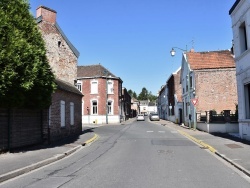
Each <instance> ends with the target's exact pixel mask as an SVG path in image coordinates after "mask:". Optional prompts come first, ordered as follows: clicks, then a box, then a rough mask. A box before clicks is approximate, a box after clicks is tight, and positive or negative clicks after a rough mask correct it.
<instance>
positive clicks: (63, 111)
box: [60, 101, 65, 127]
mask: <svg viewBox="0 0 250 188" xmlns="http://www.w3.org/2000/svg"><path fill="white" fill-rule="evenodd" d="M60 113H61V127H65V101H61V104H60Z"/></svg>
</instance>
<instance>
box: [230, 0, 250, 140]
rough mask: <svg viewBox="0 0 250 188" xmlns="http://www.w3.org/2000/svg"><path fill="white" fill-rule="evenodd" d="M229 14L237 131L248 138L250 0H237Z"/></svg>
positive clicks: (242, 136) (249, 129) (249, 104)
mask: <svg viewBox="0 0 250 188" xmlns="http://www.w3.org/2000/svg"><path fill="white" fill-rule="evenodd" d="M229 15H230V16H231V20H232V30H233V41H234V42H233V43H234V48H233V49H234V55H235V63H236V78H237V90H238V113H239V133H240V137H241V138H242V139H246V140H250V1H249V0H237V1H236V2H235V3H234V5H233V6H232V8H231V9H230V10H229Z"/></svg>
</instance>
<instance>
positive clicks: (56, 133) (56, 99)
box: [50, 90, 82, 142]
mask: <svg viewBox="0 0 250 188" xmlns="http://www.w3.org/2000/svg"><path fill="white" fill-rule="evenodd" d="M61 100H63V101H65V117H66V119H65V127H61V116H60V101H61ZM81 100H82V96H80V95H77V94H74V93H72V92H66V91H62V90H57V91H56V92H55V93H54V94H53V95H52V105H51V113H50V116H51V117H50V141H52V142H53V141H56V140H60V139H62V138H65V137H68V136H72V135H79V134H81V132H82V119H81ZM70 102H73V103H74V125H70Z"/></svg>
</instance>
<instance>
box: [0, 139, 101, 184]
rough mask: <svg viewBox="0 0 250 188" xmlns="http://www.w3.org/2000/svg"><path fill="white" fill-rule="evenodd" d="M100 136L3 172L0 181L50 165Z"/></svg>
mask: <svg viewBox="0 0 250 188" xmlns="http://www.w3.org/2000/svg"><path fill="white" fill-rule="evenodd" d="M98 137H99V136H98V135H97V134H95V135H94V136H93V137H92V138H91V139H89V140H87V141H86V142H84V143H83V144H81V145H79V146H76V147H74V148H73V149H70V150H68V151H66V152H64V153H63V154H58V155H55V156H54V157H50V158H48V159H45V160H43V161H40V162H37V163H35V164H32V165H29V166H26V167H23V168H19V169H17V170H14V171H11V172H8V173H6V174H2V175H0V183H2V182H4V181H7V180H9V179H12V178H15V177H17V176H20V175H22V174H25V173H28V172H30V171H32V170H35V169H38V168H41V167H43V166H45V165H48V164H51V163H53V162H55V161H58V160H61V159H63V158H65V157H66V156H69V155H71V154H72V153H74V152H75V151H77V150H79V149H80V148H81V147H82V146H85V145H88V144H90V143H92V142H94V141H95V140H96V139H97V138H98Z"/></svg>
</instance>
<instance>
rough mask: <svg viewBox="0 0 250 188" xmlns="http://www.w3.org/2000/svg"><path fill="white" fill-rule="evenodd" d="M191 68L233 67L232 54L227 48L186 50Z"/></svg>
mask: <svg viewBox="0 0 250 188" xmlns="http://www.w3.org/2000/svg"><path fill="white" fill-rule="evenodd" d="M186 55H187V61H188V63H189V64H190V67H191V69H193V70H199V69H218V68H235V61H234V57H233V54H232V53H231V51H229V50H222V51H211V52H187V53H186Z"/></svg>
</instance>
